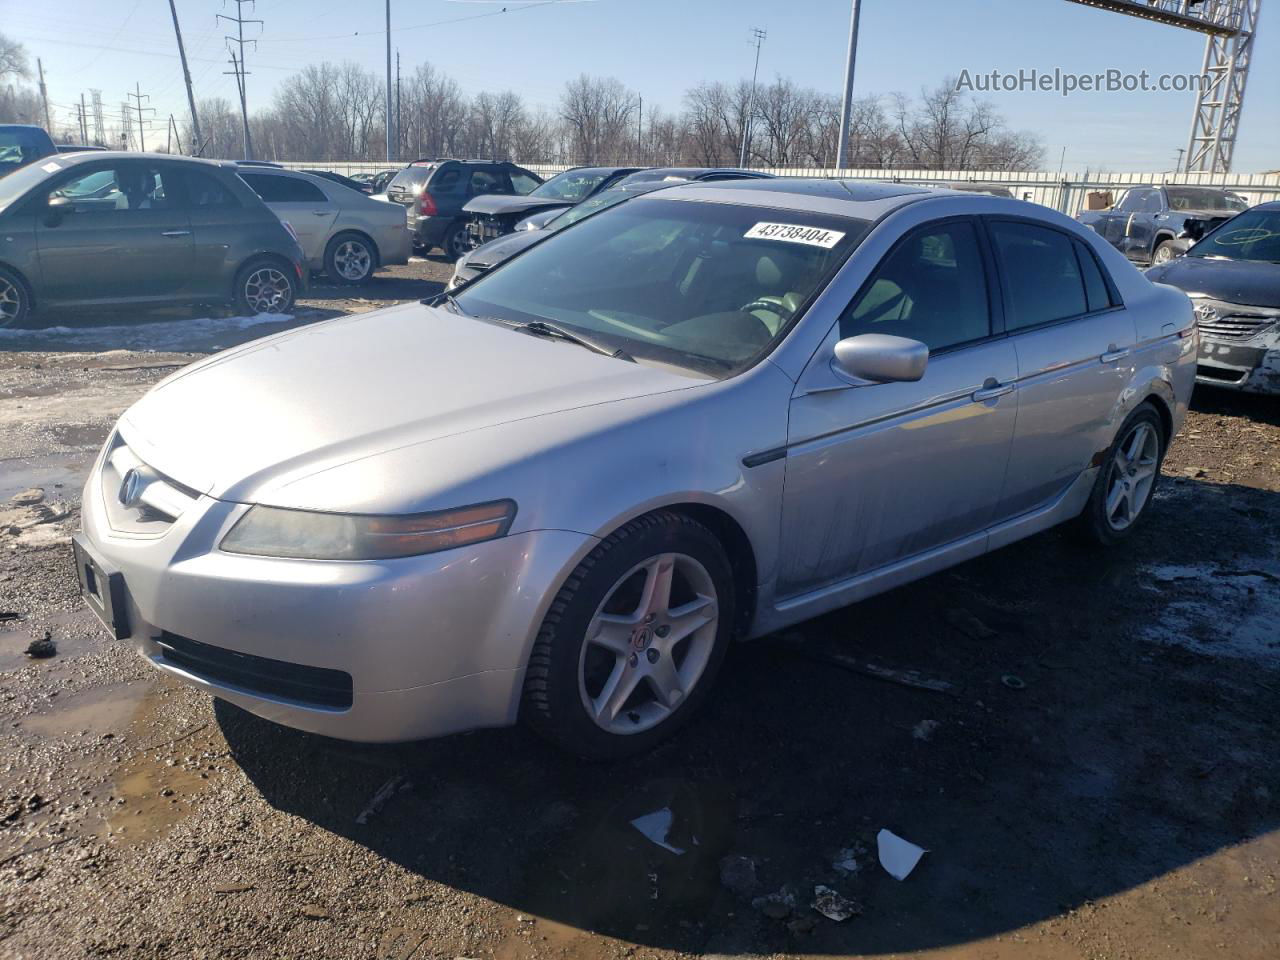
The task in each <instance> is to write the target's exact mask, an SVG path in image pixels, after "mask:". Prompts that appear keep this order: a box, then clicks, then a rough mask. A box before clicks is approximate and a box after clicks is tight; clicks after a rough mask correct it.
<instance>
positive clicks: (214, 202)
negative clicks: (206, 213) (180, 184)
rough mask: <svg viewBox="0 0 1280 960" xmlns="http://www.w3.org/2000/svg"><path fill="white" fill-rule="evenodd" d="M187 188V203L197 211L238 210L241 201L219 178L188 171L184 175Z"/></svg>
mask: <svg viewBox="0 0 1280 960" xmlns="http://www.w3.org/2000/svg"><path fill="white" fill-rule="evenodd" d="M184 179H185V180H186V186H187V203H188V204H189V205H190V206H191V207H192V208H194V209H197V210H236V209H239V207H240V201H239V200H238V199H236V196H235V194H233V193H232V192H231V191H230V190H228V189H227V188H226V187H224V186H223V185H222V184H221V183H219V182H218V180H217V178H215V177H211V176H209V174H207V173H201V172H199V171H197V170H188V171H186V173H185V175H184Z"/></svg>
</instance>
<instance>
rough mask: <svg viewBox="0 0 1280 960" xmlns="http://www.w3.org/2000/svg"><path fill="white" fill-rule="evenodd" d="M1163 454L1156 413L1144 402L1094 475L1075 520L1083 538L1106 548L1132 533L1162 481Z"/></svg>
mask: <svg viewBox="0 0 1280 960" xmlns="http://www.w3.org/2000/svg"><path fill="white" fill-rule="evenodd" d="M1164 454H1165V438H1164V424H1163V423H1162V422H1161V420H1160V414H1158V413H1157V412H1156V410H1155V408H1154V407H1152V406H1151V404H1149V403H1144V404H1142V405H1141V406H1139V407H1138V409H1136V410H1135V411H1133V413H1131V414H1130V415H1129V418H1128V419H1127V420H1125V422H1124V424H1123V425H1122V426H1121V427H1120V430H1119V432H1118V433H1117V434H1116V438H1115V440H1114V441H1113V442H1112V444H1111V449H1110V450H1108V451H1107V456H1106V460H1105V461H1104V462H1103V464H1102V469H1101V470H1099V471H1098V479H1097V480H1096V481H1095V482H1094V485H1093V492H1092V493H1091V494H1090V496H1089V503H1088V505H1087V506H1086V507H1085V508H1084V512H1083V513H1082V514H1080V518H1079V524H1080V527H1081V532H1082V533H1084V535H1085V536H1086V538H1087V539H1089V540H1091V541H1093V542H1094V543H1099V544H1102V545H1103V546H1110V545H1111V544H1113V543H1118V542H1119V541H1121V540H1123V539H1124V538H1125V537H1127V536H1129V534H1131V533H1132V532H1133V530H1134V528H1135V527H1136V526H1137V523H1138V521H1139V520H1140V519H1141V518H1142V516H1143V515H1144V513H1145V512H1146V509H1147V506H1148V505H1149V504H1150V503H1151V497H1152V495H1153V494H1154V493H1155V490H1156V485H1157V484H1158V483H1159V481H1160V466H1161V464H1162V463H1163V462H1164Z"/></svg>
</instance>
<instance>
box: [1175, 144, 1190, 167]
mask: <svg viewBox="0 0 1280 960" xmlns="http://www.w3.org/2000/svg"><path fill="white" fill-rule="evenodd" d="M1186 152H1187V148H1186V147H1179V148H1178V162H1177V163H1176V164H1174V167H1173V172H1174V173H1181V172H1182V155H1183V154H1184V153H1186Z"/></svg>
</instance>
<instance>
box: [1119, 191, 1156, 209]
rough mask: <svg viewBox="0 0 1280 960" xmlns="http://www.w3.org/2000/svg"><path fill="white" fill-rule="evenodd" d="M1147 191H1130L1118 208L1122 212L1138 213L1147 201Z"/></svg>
mask: <svg viewBox="0 0 1280 960" xmlns="http://www.w3.org/2000/svg"><path fill="white" fill-rule="evenodd" d="M1147 192H1148V191H1146V190H1142V189H1134V190H1130V191H1128V192H1127V193H1126V194H1125V195H1124V199H1122V200H1121V201H1120V205H1119V206H1118V207H1116V209H1117V210H1119V211H1121V212H1122V213H1137V212H1138V211H1139V210H1141V209H1142V207H1143V205H1144V204H1145V203H1146V202H1147Z"/></svg>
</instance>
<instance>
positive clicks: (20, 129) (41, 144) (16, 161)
mask: <svg viewBox="0 0 1280 960" xmlns="http://www.w3.org/2000/svg"><path fill="white" fill-rule="evenodd" d="M57 152H58V148H57V147H55V146H54V143H53V140H52V139H51V138H50V136H49V134H47V133H45V132H44V130H42V129H41V128H40V127H36V126H32V125H31V124H27V123H0V177H3V176H4V175H5V174H6V173H12V172H13V171H14V170H17V169H18V168H19V167H25V166H26V165H27V164H29V163H35V162H36V161H37V160H39V159H41V158H43V157H50V156H53V155H54V154H55V153H57Z"/></svg>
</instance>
